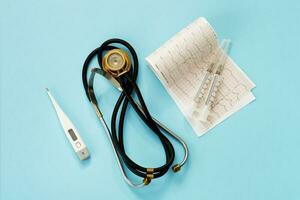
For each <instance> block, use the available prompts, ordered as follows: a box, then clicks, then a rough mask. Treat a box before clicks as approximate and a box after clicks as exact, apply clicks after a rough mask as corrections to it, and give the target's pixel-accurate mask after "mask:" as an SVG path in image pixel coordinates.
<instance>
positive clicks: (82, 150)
mask: <svg viewBox="0 0 300 200" xmlns="http://www.w3.org/2000/svg"><path fill="white" fill-rule="evenodd" d="M46 91H47V94H48V96H49V98H50V100H51V102H52V105H53V107H54V108H55V111H56V114H57V116H58V119H59V121H60V123H61V125H62V127H63V129H64V132H65V134H66V136H67V138H68V140H69V142H70V143H71V145H72V147H73V150H74V151H75V153H76V154H77V156H78V158H79V159H80V160H85V159H87V158H89V157H90V153H89V151H88V149H87V147H86V145H85V143H84V142H83V140H82V139H81V137H80V134H79V132H78V131H77V129H76V128H75V126H74V125H73V123H72V122H71V120H70V119H69V118H68V116H67V115H66V114H65V113H64V111H63V110H62V109H61V107H60V106H59V105H58V103H57V102H56V100H55V99H54V97H53V96H52V94H51V93H50V90H49V89H48V88H46Z"/></svg>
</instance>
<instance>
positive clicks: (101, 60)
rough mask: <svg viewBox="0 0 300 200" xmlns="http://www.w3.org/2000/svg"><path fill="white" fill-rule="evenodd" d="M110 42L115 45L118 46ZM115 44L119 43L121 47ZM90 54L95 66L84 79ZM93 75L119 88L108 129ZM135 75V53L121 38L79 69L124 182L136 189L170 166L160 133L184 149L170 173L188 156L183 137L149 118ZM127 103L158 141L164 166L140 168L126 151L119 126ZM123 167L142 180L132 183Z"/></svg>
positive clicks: (168, 147) (170, 147) (169, 150)
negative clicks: (172, 139)
mask: <svg viewBox="0 0 300 200" xmlns="http://www.w3.org/2000/svg"><path fill="white" fill-rule="evenodd" d="M114 45H118V47H117V46H114ZM119 46H122V48H120V47H119ZM128 52H129V53H128ZM94 57H97V60H98V64H99V68H93V69H92V70H91V73H90V76H89V79H88V78H87V74H88V68H89V65H90V63H91V60H92V59H93V58H94ZM96 74H99V75H102V76H103V77H105V78H106V79H108V80H109V81H110V82H111V83H112V84H113V85H114V86H115V87H116V88H117V89H118V90H120V91H121V94H120V96H119V98H118V100H117V102H116V104H115V107H114V109H113V113H112V119H111V129H109V127H108V125H107V123H106V121H105V119H104V116H103V114H102V112H101V110H100V107H99V104H98V101H97V98H96V96H95V93H94V78H95V75H96ZM137 74H138V58H137V55H136V52H135V50H134V49H133V47H132V46H131V45H130V44H129V43H128V42H126V41H124V40H121V39H110V40H107V41H105V42H104V43H103V44H102V45H101V46H100V47H98V48H96V49H95V50H93V51H92V52H91V53H90V54H89V55H88V57H87V58H86V60H85V62H84V65H83V70H82V80H83V86H84V89H85V92H86V95H87V97H88V99H89V101H90V102H91V104H92V106H93V108H94V110H95V111H96V115H97V117H98V118H99V120H100V123H101V124H102V126H103V128H104V131H105V133H106V135H107V137H108V138H109V141H110V144H111V146H112V148H113V152H114V155H115V157H116V160H117V163H118V165H119V168H120V171H121V173H122V176H123V178H124V180H125V182H126V183H127V184H129V185H130V186H132V187H134V188H140V187H143V186H145V185H148V184H149V183H150V182H151V180H152V179H155V178H159V177H161V176H163V175H164V174H165V173H166V172H167V171H168V170H169V169H170V168H171V165H172V164H173V161H174V158H175V151H174V148H173V145H172V143H171V142H170V140H169V139H168V138H167V137H166V136H165V135H164V134H163V132H165V133H167V135H169V136H171V137H172V138H174V139H175V140H176V141H177V142H179V144H181V145H182V147H183V150H184V157H183V159H182V161H181V162H179V163H177V164H175V165H173V166H172V170H173V172H175V173H176V172H178V171H180V169H181V167H182V166H183V165H184V164H185V163H186V161H187V158H188V147H187V145H186V143H185V142H184V140H183V139H182V138H181V137H179V136H178V135H177V134H175V133H174V132H172V131H171V130H170V129H168V128H167V127H166V126H165V125H163V124H162V123H160V122H159V121H158V120H157V119H155V118H153V117H152V116H151V114H150V113H149V111H148V109H147V106H146V104H145V102H144V99H143V97H142V94H141V92H140V90H139V88H138V86H137V85H136V78H137ZM133 93H135V94H136V96H137V100H135V99H133V97H132V94H133ZM129 104H130V105H131V106H132V107H133V108H134V110H135V112H136V113H137V114H138V115H139V117H140V118H141V119H142V120H143V122H144V123H145V124H146V125H147V126H148V127H149V128H150V129H151V130H152V132H153V133H154V134H155V135H156V136H157V137H158V139H159V140H160V141H161V144H162V146H163V148H164V151H165V154H166V162H165V164H164V165H162V166H160V167H156V168H149V167H143V166H140V165H139V164H137V163H135V162H134V161H133V160H132V159H131V158H130V157H129V156H128V155H127V154H126V150H125V148H124V140H123V128H124V119H125V114H126V110H127V107H128V105H129ZM125 166H126V167H127V168H128V169H129V170H130V171H131V172H132V173H134V174H135V175H137V176H139V177H141V178H143V179H142V181H141V182H140V183H134V182H133V181H132V180H130V179H129V178H128V176H127V174H126V172H125V168H124V167H125Z"/></svg>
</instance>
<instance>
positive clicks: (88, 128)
mask: <svg viewBox="0 0 300 200" xmlns="http://www.w3.org/2000/svg"><path fill="white" fill-rule="evenodd" d="M0 2H1V6H0V20H1V27H0V34H1V35H0V40H1V41H0V74H1V110H0V112H1V194H0V198H1V200H2V199H3V200H19V199H28V200H29V199H30V200H40V199H43V200H48V199H56V200H60V199H73V200H77V199H78V200H79V199H119V200H121V199H131V200H133V199H206V200H210V199H211V200H217V199H223V200H224V199H228V200H232V199H239V200H240V199H245V200H250V199H256V200H260V199H261V200H262V199H264V200H265V199H289V200H292V199H300V194H299V185H300V174H299V169H300V160H299V153H300V147H299V143H300V134H299V133H300V131H299V130H300V126H299V119H300V114H299V113H300V108H299V104H298V103H299V100H300V95H299V92H300V80H299V74H300V67H299V63H300V55H299V46H300V39H299V35H300V28H299V19H300V12H299V9H300V3H299V1H296V0H293V1H271V0H266V1H259V0H255V1H238V0H228V1H217V0H209V1H208V0H185V1H177V2H175V1H171V0H169V1H160V0H152V1H138V0H135V1H121V0H115V1H99V0H98V1H96V0H94V1H92V0H87V1H78V0H75V1H74V0H73V1H71V0H65V1H61V0H51V1H50V0H49V1H38V0H35V1H34V0H27V1H15V0H9V1H8V0H7V1H3V0H1V1H0ZM200 16H203V17H206V18H207V20H208V21H209V22H210V23H211V24H212V26H213V27H214V28H215V29H216V31H217V33H218V35H219V38H224V37H226V38H231V39H232V41H233V46H232V49H231V56H232V58H233V59H234V60H235V61H236V63H237V64H239V65H240V66H241V68H242V69H243V70H244V71H245V72H246V73H247V74H248V75H249V77H250V78H251V79H252V80H253V81H254V82H255V83H256V84H257V88H256V89H255V90H254V94H255V96H256V97H257V100H256V101H255V102H254V103H252V104H250V105H249V106H247V107H245V108H244V109H242V110H241V111H240V112H238V113H237V114H235V115H233V116H232V117H230V118H229V119H228V120H226V121H225V122H223V123H222V124H220V125H219V126H218V127H216V128H214V129H213V130H212V131H210V132H209V133H208V134H206V135H205V136H203V137H200V138H197V137H196V136H195V134H194V133H193V131H192V129H191V127H190V126H189V125H188V123H187V122H186V121H185V119H184V118H183V116H182V114H181V113H180V111H179V109H178V108H177V107H176V105H175V103H174V102H173V101H172V99H171V98H170V97H169V96H168V95H167V92H166V91H165V89H164V88H163V87H162V85H161V83H160V82H159V81H158V79H157V78H156V77H155V75H154V74H153V73H152V71H151V70H150V68H148V67H147V66H146V62H145V60H144V58H145V57H146V56H147V55H149V54H150V53H151V52H152V51H154V50H155V49H156V48H158V47H159V46H160V45H161V44H162V43H163V42H165V41H166V40H167V39H168V38H170V37H171V36H172V35H173V34H175V33H176V32H178V31H179V30H181V29H182V28H183V27H185V26H186V25H188V24H189V23H190V22H192V21H193V20H194V19H196V18H198V17H200ZM111 37H120V38H123V39H126V40H128V41H129V42H130V43H131V44H132V45H133V46H134V47H135V48H136V51H137V53H138V55H139V59H140V64H141V65H140V66H141V68H140V73H139V78H138V83H139V85H140V88H141V90H142V92H143V95H144V97H145V100H146V102H147V104H148V106H149V108H150V111H151V112H152V113H153V114H154V116H157V117H159V118H160V119H161V120H162V121H163V122H164V123H165V124H166V125H168V126H169V127H170V128H171V129H173V130H174V131H176V132H178V133H179V134H180V135H181V136H182V137H183V138H184V139H185V140H186V141H187V143H188V145H189V148H190V159H189V162H188V164H187V166H186V167H185V168H183V170H182V172H181V173H179V174H176V175H174V174H173V173H171V172H169V173H168V174H167V175H166V176H165V177H163V178H161V179H159V180H156V181H154V182H153V184H151V185H150V186H149V187H146V188H143V189H140V190H134V189H131V188H129V187H128V186H127V185H126V184H125V183H124V182H123V180H122V179H121V174H120V172H119V169H118V167H117V165H116V162H115V160H114V157H113V154H112V151H111V147H110V145H109V142H108V140H107V138H106V136H105V135H104V132H103V130H102V128H101V126H100V124H99V122H98V121H97V118H96V116H95V113H94V111H93V110H92V108H91V106H90V104H89V103H88V101H87V98H86V96H85V94H84V90H83V87H82V83H81V69H82V63H83V61H84V59H85V58H86V56H87V55H88V53H89V52H90V51H91V50H92V49H94V48H95V47H97V46H98V45H100V43H101V42H103V41H104V40H106V39H108V38H111ZM100 83H101V82H100V81H98V82H97V88H99V89H101V91H102V93H101V94H102V102H101V104H102V105H105V106H104V107H103V106H102V107H103V110H104V114H105V116H106V118H107V120H108V121H109V118H110V114H111V109H112V108H113V102H114V100H115V99H116V95H117V94H118V92H117V91H116V90H114V89H112V88H111V86H109V84H107V83H106V82H105V83H103V84H100ZM98 85H100V86H98ZM45 87H49V88H50V89H51V91H52V93H53V95H54V96H55V97H56V99H57V100H58V102H59V103H60V104H61V106H62V107H63V108H64V110H65V112H66V113H68V115H69V116H70V118H71V119H72V121H73V122H74V123H75V125H76V126H77V128H78V130H79V131H80V133H81V135H82V137H83V138H84V140H85V142H86V144H87V145H88V147H89V149H90V152H91V155H92V156H91V159H90V160H88V161H86V162H83V163H80V162H79V160H78V159H77V157H76V156H75V155H74V153H73V151H72V149H71V147H70V145H69V144H68V142H67V140H66V138H65V136H64V134H63V132H62V129H61V127H60V124H59V122H58V119H57V117H56V114H55V112H54V109H53V108H52V105H51V103H50V101H49V99H48V97H47V95H46V92H45ZM99 94H100V93H99ZM136 117H137V116H136V115H135V114H134V113H133V112H132V110H131V111H130V114H129V117H128V119H127V123H126V146H127V149H128V152H129V154H130V155H131V156H132V157H133V159H135V160H137V161H138V162H139V163H141V164H143V165H156V166H158V165H160V164H162V163H163V161H164V156H163V155H162V154H161V153H162V148H161V146H160V144H159V143H158V142H157V140H156V139H155V138H154V137H152V136H151V134H150V132H149V130H148V129H146V128H144V127H143V125H142V123H141V122H140V121H139V120H137V121H136V119H137V118H136ZM144 132H146V133H145V134H144ZM147 133H148V134H147ZM176 148H177V149H178V150H179V151H180V149H179V148H180V147H179V146H177V145H176ZM179 155H182V153H181V154H180V153H179Z"/></svg>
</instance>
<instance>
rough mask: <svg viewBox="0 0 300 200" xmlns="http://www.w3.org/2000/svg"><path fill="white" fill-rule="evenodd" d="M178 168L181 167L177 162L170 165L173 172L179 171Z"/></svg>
mask: <svg viewBox="0 0 300 200" xmlns="http://www.w3.org/2000/svg"><path fill="white" fill-rule="evenodd" d="M180 169H181V165H179V164H176V165H174V166H173V167H172V170H173V172H174V173H176V172H179V171H180Z"/></svg>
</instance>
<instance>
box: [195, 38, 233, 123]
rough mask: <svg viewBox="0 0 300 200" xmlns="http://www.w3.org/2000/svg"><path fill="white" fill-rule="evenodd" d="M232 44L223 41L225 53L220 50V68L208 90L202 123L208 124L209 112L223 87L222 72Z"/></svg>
mask: <svg viewBox="0 0 300 200" xmlns="http://www.w3.org/2000/svg"><path fill="white" fill-rule="evenodd" d="M230 43H231V41H230V40H228V39H225V40H223V41H222V44H221V49H223V51H224V53H222V52H221V51H222V50H221V49H220V55H221V56H220V59H219V62H218V67H217V69H216V71H215V73H214V75H213V79H212V84H211V86H210V88H209V90H208V95H207V97H206V99H205V102H204V106H203V108H202V112H201V114H200V117H199V119H200V121H203V122H207V118H208V116H209V112H210V110H211V107H212V105H213V103H214V100H215V98H216V93H217V91H218V90H219V86H220V85H221V81H222V80H221V72H222V71H223V69H224V65H225V64H226V59H227V55H226V54H227V53H228V52H229V47H230Z"/></svg>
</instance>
